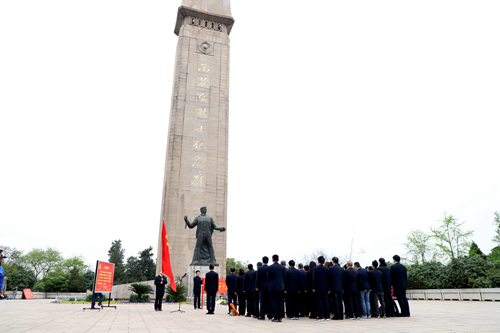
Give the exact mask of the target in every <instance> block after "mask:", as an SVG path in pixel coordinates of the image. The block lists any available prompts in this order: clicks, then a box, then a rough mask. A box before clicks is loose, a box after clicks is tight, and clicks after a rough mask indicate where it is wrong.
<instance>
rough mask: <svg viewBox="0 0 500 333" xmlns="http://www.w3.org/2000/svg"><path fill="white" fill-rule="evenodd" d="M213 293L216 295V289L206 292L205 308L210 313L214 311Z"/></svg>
mask: <svg viewBox="0 0 500 333" xmlns="http://www.w3.org/2000/svg"><path fill="white" fill-rule="evenodd" d="M215 295H217V292H216V291H212V292H207V310H208V312H210V313H214V311H215Z"/></svg>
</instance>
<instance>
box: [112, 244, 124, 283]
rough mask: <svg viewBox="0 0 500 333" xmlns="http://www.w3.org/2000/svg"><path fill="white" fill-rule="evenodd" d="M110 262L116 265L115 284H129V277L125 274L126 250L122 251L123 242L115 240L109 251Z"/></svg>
mask: <svg viewBox="0 0 500 333" xmlns="http://www.w3.org/2000/svg"><path fill="white" fill-rule="evenodd" d="M108 256H109V262H110V263H112V264H115V275H114V281H113V284H122V283H127V276H126V274H125V264H124V263H123V260H124V259H125V250H124V249H122V241H121V240H120V239H119V240H115V241H113V242H112V243H111V248H110V249H109V251H108Z"/></svg>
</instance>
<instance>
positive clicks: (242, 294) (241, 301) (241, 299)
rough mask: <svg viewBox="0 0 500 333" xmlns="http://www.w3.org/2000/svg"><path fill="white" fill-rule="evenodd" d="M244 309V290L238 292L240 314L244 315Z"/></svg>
mask: <svg viewBox="0 0 500 333" xmlns="http://www.w3.org/2000/svg"><path fill="white" fill-rule="evenodd" d="M246 309H247V307H246V297H245V293H244V292H241V293H238V312H239V313H240V316H244V315H245V311H246Z"/></svg>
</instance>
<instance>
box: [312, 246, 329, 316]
mask: <svg viewBox="0 0 500 333" xmlns="http://www.w3.org/2000/svg"><path fill="white" fill-rule="evenodd" d="M329 276H330V274H328V268H326V267H325V257H323V256H319V257H318V266H316V267H315V268H314V273H313V292H314V293H316V300H317V308H318V318H317V320H319V321H324V320H325V319H326V320H330V305H329V304H328V293H329V290H330V279H329Z"/></svg>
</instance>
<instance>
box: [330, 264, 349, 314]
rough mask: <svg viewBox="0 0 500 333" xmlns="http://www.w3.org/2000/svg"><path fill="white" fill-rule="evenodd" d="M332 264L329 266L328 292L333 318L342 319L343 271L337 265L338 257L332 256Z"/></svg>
mask: <svg viewBox="0 0 500 333" xmlns="http://www.w3.org/2000/svg"><path fill="white" fill-rule="evenodd" d="M332 262H333V266H332V267H330V268H329V269H328V270H329V273H330V293H331V295H332V314H333V318H332V319H334V320H343V319H344V305H343V304H342V293H343V291H344V283H345V272H344V269H343V268H342V267H340V265H339V258H337V257H333V258H332Z"/></svg>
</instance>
